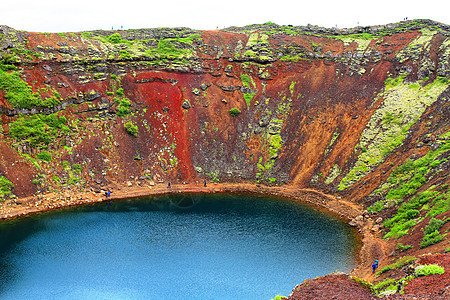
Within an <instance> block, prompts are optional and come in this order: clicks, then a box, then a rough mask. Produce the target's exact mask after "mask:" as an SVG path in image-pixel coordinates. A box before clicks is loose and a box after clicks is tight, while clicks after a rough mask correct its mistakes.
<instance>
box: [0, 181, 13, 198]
mask: <svg viewBox="0 0 450 300" xmlns="http://www.w3.org/2000/svg"><path fill="white" fill-rule="evenodd" d="M13 188H14V184H13V183H12V182H11V181H9V180H8V179H7V178H6V177H5V176H0V199H4V198H6V197H8V196H9V195H11V193H12V192H11V190H12V189H13Z"/></svg>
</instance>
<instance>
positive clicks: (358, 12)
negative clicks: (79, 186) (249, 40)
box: [0, 0, 450, 32]
mask: <svg viewBox="0 0 450 300" xmlns="http://www.w3.org/2000/svg"><path fill="white" fill-rule="evenodd" d="M449 8H450V4H449V2H448V0H429V1H420V2H414V1H411V0H407V1H404V0H389V1H387V0H377V1H362V0H322V1H312V0H308V1H302V0H297V1H277V0H270V1H267V0H259V1H249V0H222V1H217V0H216V1H214V0H208V1H206V0H191V1H189V0H172V1H167V0H166V1H157V2H155V1H154V0H135V1H127V0H122V1H117V0H109V1H104V0H78V1H77V0H69V1H65V0H59V1H55V0H0V24H1V25H8V26H10V27H13V28H15V29H18V30H25V31H37V32H71V31H83V30H95V29H111V28H112V27H114V29H119V28H120V27H121V26H123V28H124V29H138V28H155V27H177V26H183V27H190V28H192V29H205V30H214V29H216V28H217V27H218V28H219V29H220V28H224V27H229V26H244V25H250V24H255V23H258V24H259V23H265V22H267V21H272V22H274V23H277V24H279V25H288V24H291V25H307V24H313V25H319V26H323V27H334V26H336V25H337V26H338V27H339V28H349V27H355V26H357V25H358V22H359V25H362V26H365V25H380V24H386V23H392V22H398V21H402V20H403V19H404V18H405V17H408V19H416V18H418V19H431V20H434V21H438V22H442V23H445V24H450V13H449Z"/></svg>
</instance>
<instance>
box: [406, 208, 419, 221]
mask: <svg viewBox="0 0 450 300" xmlns="http://www.w3.org/2000/svg"><path fill="white" fill-rule="evenodd" d="M417 216H420V211H418V210H417V209H410V210H408V211H407V212H406V218H407V219H408V220H411V219H414V218H415V217H417Z"/></svg>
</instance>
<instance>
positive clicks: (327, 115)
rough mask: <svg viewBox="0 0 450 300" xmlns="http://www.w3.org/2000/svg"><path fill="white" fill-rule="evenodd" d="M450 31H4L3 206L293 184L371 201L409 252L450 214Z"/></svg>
mask: <svg viewBox="0 0 450 300" xmlns="http://www.w3.org/2000/svg"><path fill="white" fill-rule="evenodd" d="M449 29H450V28H449V26H447V25H444V24H440V23H436V22H432V21H429V20H413V21H406V22H401V23H396V24H388V25H384V26H376V27H358V28H353V29H347V30H340V29H337V28H333V29H326V28H321V27H316V26H306V27H294V26H278V25H276V24H272V23H266V24H263V25H252V26H246V27H243V28H234V27H232V28H228V29H225V30H220V31H196V30H191V29H187V28H161V29H141V30H128V31H92V32H80V33H59V34H53V33H51V34H46V33H31V32H21V31H17V30H14V29H12V28H9V27H7V26H1V27H0V50H1V51H0V68H1V70H0V113H1V126H0V149H1V150H0V158H1V159H0V185H1V186H0V188H1V191H0V196H1V198H3V199H4V200H7V199H9V198H11V197H14V195H15V196H17V197H19V198H21V197H25V196H30V195H33V194H34V195H35V194H38V193H40V194H42V193H46V192H49V191H64V190H77V191H78V190H89V189H92V190H100V189H101V188H105V187H107V186H110V185H114V184H120V183H128V185H147V184H150V185H152V184H154V183H158V182H169V181H170V182H180V183H181V182H198V181H203V180H204V179H206V180H207V181H211V182H254V183H255V182H256V183H260V184H265V185H293V186H298V187H299V188H300V187H301V188H313V189H316V190H320V191H323V192H326V193H331V194H336V195H340V196H341V197H344V198H346V199H349V200H351V201H353V202H355V203H359V204H361V205H363V206H364V207H366V208H368V210H369V212H371V213H372V214H374V215H376V216H377V217H381V219H382V221H380V222H379V226H378V227H377V228H376V229H375V230H376V231H377V232H379V233H380V234H381V235H386V236H385V237H387V238H393V239H398V241H401V242H403V243H407V242H408V237H410V236H412V235H411V233H412V232H417V230H418V229H420V228H424V227H425V225H426V224H428V223H429V222H430V220H431V218H434V219H438V220H444V219H445V217H448V212H447V211H448V207H449V196H450V195H449V190H448V184H449V177H448V170H449V162H448V156H449V154H450V147H449V146H450V133H449V125H450V121H449V117H450V110H449V97H450V89H449V85H450V83H449V77H450V60H449V59H450V30H449ZM446 228H448V227H446V226H445V225H443V227H442V226H441V227H440V228H438V235H441V234H444V232H445V230H446ZM439 230H440V231H439ZM439 232H440V233H439ZM422 238H424V239H425V236H424V235H423V233H421V235H420V237H416V238H415V240H414V241H415V242H411V243H415V245H416V248H419V245H418V242H417V241H420V240H421V239H422ZM441 240H442V235H441ZM395 241H397V240H395ZM444 242H445V244H444V243H441V244H439V243H438V244H437V245H434V246H431V247H438V248H433V249H435V251H439V249H441V250H442V249H445V245H447V247H448V241H447V240H446V239H445V237H444ZM395 243H397V242H395ZM443 247H444V248H443ZM428 249H430V248H428ZM415 250H418V249H415ZM418 251H420V250H418Z"/></svg>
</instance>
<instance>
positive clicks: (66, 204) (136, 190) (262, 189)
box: [0, 183, 382, 280]
mask: <svg viewBox="0 0 450 300" xmlns="http://www.w3.org/2000/svg"><path fill="white" fill-rule="evenodd" d="M109 190H110V191H111V195H110V197H108V198H106V196H105V193H104V192H105V191H106V189H104V190H102V191H96V192H93V191H87V192H75V191H65V192H63V193H49V194H43V195H38V196H31V197H27V198H18V199H15V200H9V201H5V202H4V203H2V205H1V206H0V222H4V221H8V220H13V219H17V218H22V217H26V216H29V215H33V214H39V213H43V212H47V211H52V210H57V209H64V208H70V207H75V206H81V205H88V204H93V203H100V202H106V201H116V200H117V201H118V200H123V199H130V198H143V197H148V196H154V195H164V194H177V193H250V194H258V195H268V196H275V197H281V198H286V199H289V200H292V201H298V202H301V203H303V204H306V205H310V206H313V207H314V208H316V209H318V210H321V211H323V212H325V213H327V214H331V215H334V216H336V217H338V218H340V219H341V220H343V221H345V222H349V221H351V220H353V219H355V218H356V217H357V216H361V215H362V214H363V208H362V207H361V206H359V205H357V204H355V203H352V202H350V201H347V200H344V199H342V198H341V197H339V196H334V195H329V194H325V193H322V192H320V191H317V190H313V189H301V188H298V187H296V186H292V185H284V186H265V185H260V184H252V183H217V184H212V183H209V184H207V186H206V187H205V186H204V184H195V183H194V184H171V187H170V188H169V187H168V186H167V184H161V183H160V184H155V185H147V186H128V185H125V186H115V187H111V188H109ZM372 223H373V222H365V223H364V224H362V225H361V226H359V227H358V233H359V234H358V238H359V245H360V246H359V247H358V250H357V254H356V256H357V260H358V265H357V266H356V267H355V269H353V271H352V272H351V274H352V275H354V276H357V277H360V278H364V279H366V280H370V275H371V273H370V272H369V273H368V272H367V270H370V265H371V262H372V261H373V259H374V256H375V254H371V253H370V251H369V253H368V251H367V249H371V248H373V244H374V243H382V241H377V239H376V238H375V236H374V234H373V232H372V231H371V230H370V229H371V228H372V227H371V226H372V225H373V224H372Z"/></svg>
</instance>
